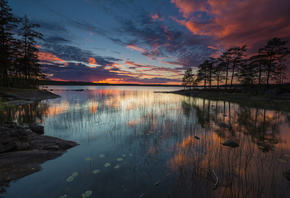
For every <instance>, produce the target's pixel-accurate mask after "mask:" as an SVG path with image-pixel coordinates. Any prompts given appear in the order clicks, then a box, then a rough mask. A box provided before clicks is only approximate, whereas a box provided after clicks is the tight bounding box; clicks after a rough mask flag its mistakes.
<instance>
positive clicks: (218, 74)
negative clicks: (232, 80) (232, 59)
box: [213, 59, 225, 89]
mask: <svg viewBox="0 0 290 198" xmlns="http://www.w3.org/2000/svg"><path fill="white" fill-rule="evenodd" d="M224 67H225V66H224V62H221V61H220V60H219V59H216V60H215V62H214V67H213V75H214V77H213V78H214V79H215V80H216V84H217V88H218V89H219V87H220V83H221V82H222V81H223V79H224V77H223V75H224V71H223V68H224Z"/></svg>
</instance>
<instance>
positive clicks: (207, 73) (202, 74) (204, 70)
mask: <svg viewBox="0 0 290 198" xmlns="http://www.w3.org/2000/svg"><path fill="white" fill-rule="evenodd" d="M213 64H214V59H208V60H205V61H204V62H203V63H202V64H200V65H199V66H198V68H199V70H198V73H197V80H198V81H199V82H200V81H202V80H203V81H204V88H205V89H206V83H207V81H208V82H209V88H211V82H212V79H213V69H214V68H213Z"/></svg>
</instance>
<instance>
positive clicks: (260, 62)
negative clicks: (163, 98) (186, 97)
mask: <svg viewBox="0 0 290 198" xmlns="http://www.w3.org/2000/svg"><path fill="white" fill-rule="evenodd" d="M287 42H288V41H282V39H281V38H276V37H275V38H273V39H270V40H269V41H268V42H267V44H266V45H265V47H263V48H261V49H259V51H258V53H257V54H256V55H253V56H251V57H250V58H247V53H246V51H247V47H246V45H244V46H238V47H237V46H236V47H232V48H230V49H228V50H226V51H224V52H223V53H222V54H221V55H220V56H219V57H218V58H210V59H207V60H205V61H204V62H203V63H202V64H200V65H199V66H198V70H197V74H193V70H192V68H189V69H187V70H186V71H185V74H184V76H183V79H182V85H183V86H184V87H190V89H191V87H195V86H197V85H198V84H200V83H202V84H203V86H204V88H207V87H208V88H212V86H213V83H215V85H216V87H217V89H219V88H220V86H221V85H222V86H223V87H224V88H225V89H227V88H229V89H232V88H233V84H238V83H239V84H241V85H243V86H250V85H254V84H258V85H262V84H266V86H267V87H268V85H269V83H270V81H275V82H276V83H277V84H283V83H284V79H285V78H286V77H287V73H286V72H287V65H286V64H285V62H286V57H287V55H288V54H289V51H288V48H287V47H286V46H285V44H286V43H287Z"/></svg>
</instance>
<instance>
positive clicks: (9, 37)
mask: <svg viewBox="0 0 290 198" xmlns="http://www.w3.org/2000/svg"><path fill="white" fill-rule="evenodd" d="M11 12H12V9H11V8H10V7H9V5H8V2H7V1H6V0H0V85H1V86H9V79H8V74H9V71H10V70H11V68H12V64H13V61H14V60H15V58H16V51H17V50H16V48H15V43H16V40H15V39H14V38H13V35H14V33H13V30H14V29H15V28H16V27H17V23H18V22H19V20H18V19H16V18H15V17H13V14H12V13H11Z"/></svg>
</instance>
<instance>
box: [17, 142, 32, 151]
mask: <svg viewBox="0 0 290 198" xmlns="http://www.w3.org/2000/svg"><path fill="white" fill-rule="evenodd" d="M29 149H30V144H29V143H27V142H23V143H19V144H18V145H17V150H18V151H25V150H29Z"/></svg>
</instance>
